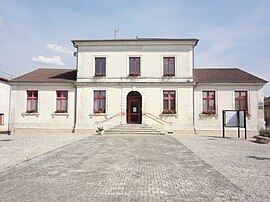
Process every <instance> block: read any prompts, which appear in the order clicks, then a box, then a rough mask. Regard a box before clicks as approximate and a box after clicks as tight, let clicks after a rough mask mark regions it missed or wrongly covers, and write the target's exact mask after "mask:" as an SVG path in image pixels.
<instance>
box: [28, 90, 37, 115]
mask: <svg viewBox="0 0 270 202" xmlns="http://www.w3.org/2000/svg"><path fill="white" fill-rule="evenodd" d="M26 112H27V113H37V112H38V91H37V90H28V91H27V106H26Z"/></svg>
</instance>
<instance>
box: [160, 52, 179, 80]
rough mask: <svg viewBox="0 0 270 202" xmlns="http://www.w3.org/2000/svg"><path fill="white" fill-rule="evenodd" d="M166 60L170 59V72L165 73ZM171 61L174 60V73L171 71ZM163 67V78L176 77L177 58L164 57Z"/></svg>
mask: <svg viewBox="0 0 270 202" xmlns="http://www.w3.org/2000/svg"><path fill="white" fill-rule="evenodd" d="M165 59H168V72H165ZM170 59H174V72H172V71H170V69H171V68H170ZM162 67H163V77H174V76H175V71H176V70H175V67H176V57H175V56H163V58H162Z"/></svg>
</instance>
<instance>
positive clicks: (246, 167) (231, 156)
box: [175, 135, 270, 202]
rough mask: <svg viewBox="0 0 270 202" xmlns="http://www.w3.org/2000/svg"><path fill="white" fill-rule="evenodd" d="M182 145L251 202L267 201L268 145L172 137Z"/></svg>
mask: <svg viewBox="0 0 270 202" xmlns="http://www.w3.org/2000/svg"><path fill="white" fill-rule="evenodd" d="M175 138H177V139H178V140H179V141H180V142H181V143H182V144H184V145H185V146H186V147H188V148H189V149H190V150H191V151H192V152H194V153H195V154H196V155H198V156H200V157H201V158H202V159H203V160H204V161H206V162H207V163H208V164H210V165H211V166H213V167H214V168H215V169H216V170H218V171H219V172H220V173H222V174H223V175H224V176H226V177H227V178H228V179H230V180H231V181H232V182H233V183H234V184H235V185H236V186H238V187H240V188H241V189H242V190H244V191H245V192H246V193H249V194H250V195H254V196H255V197H254V198H255V201H265V202H269V201H270V190H269V188H270V145H269V144H268V145H267V144H258V143H255V142H254V138H249V139H248V140H245V139H238V138H220V137H210V136H208V137H207V136H190V135H182V136H175Z"/></svg>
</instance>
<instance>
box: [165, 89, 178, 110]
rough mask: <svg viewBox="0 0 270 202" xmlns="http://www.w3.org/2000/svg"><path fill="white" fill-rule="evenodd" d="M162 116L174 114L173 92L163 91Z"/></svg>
mask: <svg viewBox="0 0 270 202" xmlns="http://www.w3.org/2000/svg"><path fill="white" fill-rule="evenodd" d="M162 113H163V114H175V113H176V110H175V91H174V90H164V91H163V112H162Z"/></svg>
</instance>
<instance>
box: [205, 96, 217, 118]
mask: <svg viewBox="0 0 270 202" xmlns="http://www.w3.org/2000/svg"><path fill="white" fill-rule="evenodd" d="M215 98H216V96H215V91H203V114H215V113H216V103H215Z"/></svg>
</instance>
